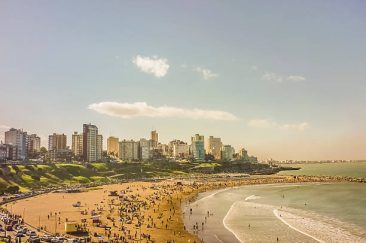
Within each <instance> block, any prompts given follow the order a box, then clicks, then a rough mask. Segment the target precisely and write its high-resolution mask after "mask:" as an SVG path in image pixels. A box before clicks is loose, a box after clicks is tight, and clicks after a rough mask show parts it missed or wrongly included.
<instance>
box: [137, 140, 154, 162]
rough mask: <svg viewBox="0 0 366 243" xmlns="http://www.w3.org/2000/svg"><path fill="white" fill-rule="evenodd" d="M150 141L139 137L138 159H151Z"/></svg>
mask: <svg viewBox="0 0 366 243" xmlns="http://www.w3.org/2000/svg"><path fill="white" fill-rule="evenodd" d="M151 149H152V142H151V140H147V139H145V138H141V139H140V159H141V160H149V159H151Z"/></svg>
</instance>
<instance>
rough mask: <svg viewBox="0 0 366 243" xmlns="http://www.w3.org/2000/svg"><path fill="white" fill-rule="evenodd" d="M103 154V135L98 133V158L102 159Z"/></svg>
mask: <svg viewBox="0 0 366 243" xmlns="http://www.w3.org/2000/svg"><path fill="white" fill-rule="evenodd" d="M102 156H103V136H102V135H101V134H98V136H97V160H99V161H100V160H101V159H102Z"/></svg>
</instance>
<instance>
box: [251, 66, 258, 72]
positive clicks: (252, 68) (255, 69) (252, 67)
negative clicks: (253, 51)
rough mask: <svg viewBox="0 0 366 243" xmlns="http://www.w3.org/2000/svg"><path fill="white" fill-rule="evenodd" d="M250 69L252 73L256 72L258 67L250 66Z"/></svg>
mask: <svg viewBox="0 0 366 243" xmlns="http://www.w3.org/2000/svg"><path fill="white" fill-rule="evenodd" d="M250 69H251V70H252V71H258V66H256V65H252V66H251V67H250Z"/></svg>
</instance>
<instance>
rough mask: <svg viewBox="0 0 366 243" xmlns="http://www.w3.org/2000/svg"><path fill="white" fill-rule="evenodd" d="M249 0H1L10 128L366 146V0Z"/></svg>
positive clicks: (320, 152)
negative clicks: (93, 128) (86, 127)
mask: <svg viewBox="0 0 366 243" xmlns="http://www.w3.org/2000/svg"><path fill="white" fill-rule="evenodd" d="M41 2H42V1H41ZM248 3H249V2H247V1H234V2H232V3H231V4H224V3H222V2H220V1H200V2H195V1H185V2H184V3H183V2H180V1H170V2H168V3H166V2H162V1H156V2H154V3H152V2H148V1H141V2H120V1H112V2H110V3H109V4H101V3H98V2H97V1H88V2H84V1H78V2H72V1H62V2H61V1H59V2H49V1H44V2H43V4H40V3H39V2H27V3H24V2H21V1H5V2H1V3H0V13H1V14H0V35H1V36H3V37H4V38H1V39H0V53H1V55H0V85H1V90H2V92H1V95H2V98H3V101H5V105H3V106H1V107H0V114H1V115H0V134H1V135H0V140H4V137H3V132H4V131H7V130H8V129H9V128H11V127H14V128H23V129H24V130H25V131H29V134H32V133H36V134H38V136H40V137H41V142H42V146H45V147H47V146H46V145H47V140H48V135H50V134H53V133H54V132H56V133H61V134H62V133H64V134H67V136H68V137H67V139H68V141H67V143H68V144H69V145H71V138H72V136H71V135H72V134H73V132H74V131H77V132H82V127H81V126H80V124H83V123H92V124H96V125H97V126H98V128H99V129H100V132H101V134H102V135H103V136H104V138H105V139H104V141H103V143H104V146H106V142H107V141H106V138H108V137H110V136H116V137H119V138H126V139H131V138H132V139H140V138H149V134H150V131H151V130H157V131H159V140H161V141H163V142H164V143H168V142H169V141H171V140H173V139H180V140H183V141H186V142H189V141H190V138H191V136H193V135H194V134H203V135H204V136H205V138H206V137H208V136H214V137H219V138H222V139H223V141H224V144H225V145H226V144H231V145H232V146H234V147H235V149H239V148H241V147H244V148H245V149H246V150H248V151H251V154H253V155H256V156H258V157H259V158H260V159H266V158H274V159H279V160H284V159H294V160H296V159H298V160H302V159H303V160H324V159H364V158H366V150H365V149H364V148H365V147H366V139H365V138H366V123H365V120H366V113H365V112H364V104H366V97H365V96H364V93H365V91H366V82H365V77H366V69H365V67H364V64H365V63H366V55H365V54H366V48H365V45H364V43H366V33H365V31H364V26H365V23H366V15H365V14H364V13H363V9H365V7H366V3H364V2H362V1H347V3H346V2H344V1H322V2H318V1H306V2H305V1H279V2H266V1H256V2H250V4H248ZM228 13H230V14H228ZM168 20H169V21H168ZM289 20H291V21H289Z"/></svg>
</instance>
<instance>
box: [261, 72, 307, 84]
mask: <svg viewBox="0 0 366 243" xmlns="http://www.w3.org/2000/svg"><path fill="white" fill-rule="evenodd" d="M262 80H267V81H274V82H277V83H282V82H284V81H290V82H300V81H305V80H306V78H305V77H303V76H300V75H289V76H283V75H280V74H277V73H274V72H265V73H264V74H263V75H262Z"/></svg>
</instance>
